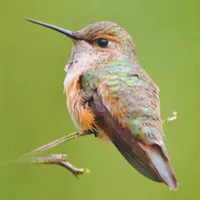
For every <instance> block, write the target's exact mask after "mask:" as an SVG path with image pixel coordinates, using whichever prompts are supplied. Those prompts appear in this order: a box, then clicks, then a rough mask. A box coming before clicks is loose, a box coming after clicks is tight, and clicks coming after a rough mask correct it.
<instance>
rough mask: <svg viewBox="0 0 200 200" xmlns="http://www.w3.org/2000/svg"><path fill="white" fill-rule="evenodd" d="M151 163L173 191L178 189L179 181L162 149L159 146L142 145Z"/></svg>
mask: <svg viewBox="0 0 200 200" xmlns="http://www.w3.org/2000/svg"><path fill="white" fill-rule="evenodd" d="M142 146H143V148H144V147H145V152H146V153H147V156H148V157H149V160H150V161H151V163H152V165H153V168H154V169H155V171H156V172H157V174H158V176H159V177H160V178H161V180H162V181H163V182H164V183H165V184H166V185H167V186H168V187H169V188H170V189H171V190H176V189H177V188H178V181H177V179H176V176H175V173H174V171H173V169H172V167H171V165H170V162H169V159H168V158H167V157H165V155H164V154H163V152H162V150H161V147H159V146H158V145H153V146H152V145H151V146H150V145H142Z"/></svg>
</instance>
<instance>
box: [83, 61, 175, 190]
mask: <svg viewBox="0 0 200 200" xmlns="http://www.w3.org/2000/svg"><path fill="white" fill-rule="evenodd" d="M81 85H82V88H83V91H84V94H85V98H86V100H87V101H94V100H93V99H94V95H96V96H97V97H98V98H99V99H98V100H99V101H101V104H102V105H103V107H102V112H101V111H100V109H99V108H98V109H97V108H96V107H95V106H97V105H98V103H94V102H93V103H92V106H93V109H94V112H96V114H97V115H100V116H102V117H99V116H97V118H98V119H99V121H98V120H97V124H98V123H99V125H100V126H101V128H102V129H103V130H104V131H105V132H106V133H107V134H108V136H109V137H110V139H111V140H112V142H113V143H114V144H115V146H116V147H117V148H118V150H119V151H120V152H121V153H122V154H123V155H124V157H125V158H126V159H127V160H128V161H129V162H130V164H132V165H133V166H134V167H135V168H136V169H137V170H138V171H139V172H141V173H142V174H143V175H145V176H147V177H149V178H150V179H152V180H155V181H163V182H165V183H166V184H167V185H168V186H169V187H170V188H171V189H175V188H176V187H177V182H176V178H175V176H174V172H173V170H172V168H171V167H170V164H169V158H168V153H167V150H166V147H165V145H164V142H163V136H164V134H163V130H162V122H161V120H160V109H159V106H160V105H159V96H158V95H159V94H158V93H159V91H158V88H157V86H156V85H155V84H154V83H153V82H152V80H151V79H150V78H149V77H148V75H147V74H146V73H145V72H144V71H143V70H142V69H141V68H140V67H139V65H138V64H136V66H134V67H133V65H131V64H130V63H128V62H123V60H122V61H121V62H120V61H118V63H117V64H110V65H108V66H105V67H102V68H99V69H97V70H90V71H87V72H86V73H85V74H84V75H83V76H82V78H81ZM96 93H97V94H96ZM97 97H96V98H97ZM98 100H97V99H96V102H97V101H98ZM102 105H101V106H102ZM97 110H98V112H97ZM103 110H104V111H103ZM105 110H106V111H105ZM100 113H101V114H100ZM102 113H104V114H105V115H106V116H103V114H102ZM108 113H110V117H112V118H113V119H112V120H111V119H110V121H112V122H110V123H114V124H115V126H113V124H106V122H107V123H108ZM105 118H106V119H107V120H105ZM116 123H117V124H119V125H120V126H121V127H122V130H121V131H120V133H117V130H116ZM102 126H103V127H102ZM106 126H109V127H113V128H109V130H107V129H108V128H105V127H106ZM108 131H109V132H108ZM128 140H130V141H128ZM128 146H129V147H128ZM127 148H128V149H127ZM135 148H137V150H136V149H135ZM138 163H139V164H138Z"/></svg>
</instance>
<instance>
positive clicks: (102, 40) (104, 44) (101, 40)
mask: <svg viewBox="0 0 200 200" xmlns="http://www.w3.org/2000/svg"><path fill="white" fill-rule="evenodd" d="M108 43H109V41H108V40H107V39H105V38H99V39H98V40H97V45H98V46H100V47H103V48H105V47H108Z"/></svg>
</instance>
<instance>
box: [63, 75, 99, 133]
mask: <svg viewBox="0 0 200 200" xmlns="http://www.w3.org/2000/svg"><path fill="white" fill-rule="evenodd" d="M79 78H80V74H78V75H77V76H75V77H74V78H73V79H72V81H70V82H69V84H68V86H67V88H66V95H67V97H68V99H67V106H68V109H69V112H70V114H71V117H72V119H73V121H74V123H75V124H76V125H77V126H78V127H81V128H82V129H83V130H88V129H90V130H91V129H92V128H93V126H94V124H95V122H94V114H93V112H92V111H91V109H90V108H89V107H88V106H87V104H86V103H85V101H84V93H83V91H82V90H81V87H80V82H79Z"/></svg>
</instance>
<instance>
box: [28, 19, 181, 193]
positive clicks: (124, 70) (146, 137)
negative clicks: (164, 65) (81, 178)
mask: <svg viewBox="0 0 200 200" xmlns="http://www.w3.org/2000/svg"><path fill="white" fill-rule="evenodd" d="M26 20H28V21H30V22H33V23H36V24H39V25H42V26H45V27H47V28H50V29H53V30H56V31H58V32H60V33H62V34H64V35H66V36H67V37H68V38H70V39H71V40H72V44H73V47H72V53H71V56H70V58H69V61H68V63H67V65H66V67H65V71H66V72H67V76H66V78H65V81H64V91H65V93H66V96H67V107H68V110H69V112H70V115H71V118H72V120H73V122H74V123H75V125H76V126H77V127H78V128H79V129H80V131H78V132H75V133H73V134H69V135H67V136H64V137H63V138H61V139H59V140H57V141H54V142H52V143H50V144H47V145H44V146H42V147H40V148H38V149H36V150H34V151H32V152H31V154H36V153H39V152H41V151H44V150H46V149H48V148H50V147H52V146H55V145H57V144H58V143H61V142H63V141H66V140H69V139H73V138H75V137H78V136H82V135H87V134H94V135H95V136H97V137H99V138H102V139H105V140H108V141H111V142H112V143H113V144H114V145H115V147H116V148H117V149H118V150H119V152H120V153H121V154H122V155H123V156H124V158H125V159H126V160H127V161H128V162H129V163H130V164H131V165H132V166H133V167H134V168H135V169H136V170H137V171H138V172H140V173H141V174H143V175H144V176H146V177H147V178H149V179H151V180H153V181H156V182H163V183H165V184H166V185H167V186H168V187H169V188H170V189H171V190H175V189H176V188H177V187H178V182H177V179H176V177H175V174H174V171H173V169H172V167H171V165H170V159H169V155H168V153H167V149H166V146H165V144H164V141H163V138H164V132H163V128H162V120H161V118H160V100H159V88H158V87H157V85H156V84H155V83H154V82H153V80H152V79H151V78H150V77H149V76H148V74H147V73H146V72H145V71H144V69H142V68H141V67H140V65H139V64H138V60H137V57H136V53H135V44H134V42H133V40H132V38H131V36H130V35H129V34H128V33H127V32H126V31H125V30H124V29H123V28H122V27H121V26H119V25H118V24H116V23H114V22H108V21H102V22H97V23H94V24H90V25H87V26H86V27H84V28H83V29H81V30H79V31H77V32H71V31H69V30H66V29H63V28H60V27H57V26H54V25H50V24H46V23H43V22H40V21H36V20H33V19H26ZM58 160H59V159H58ZM38 162H39V161H38ZM55 162H57V161H55ZM58 164H60V165H62V164H63V165H64V163H58ZM72 171H73V170H72Z"/></svg>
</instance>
